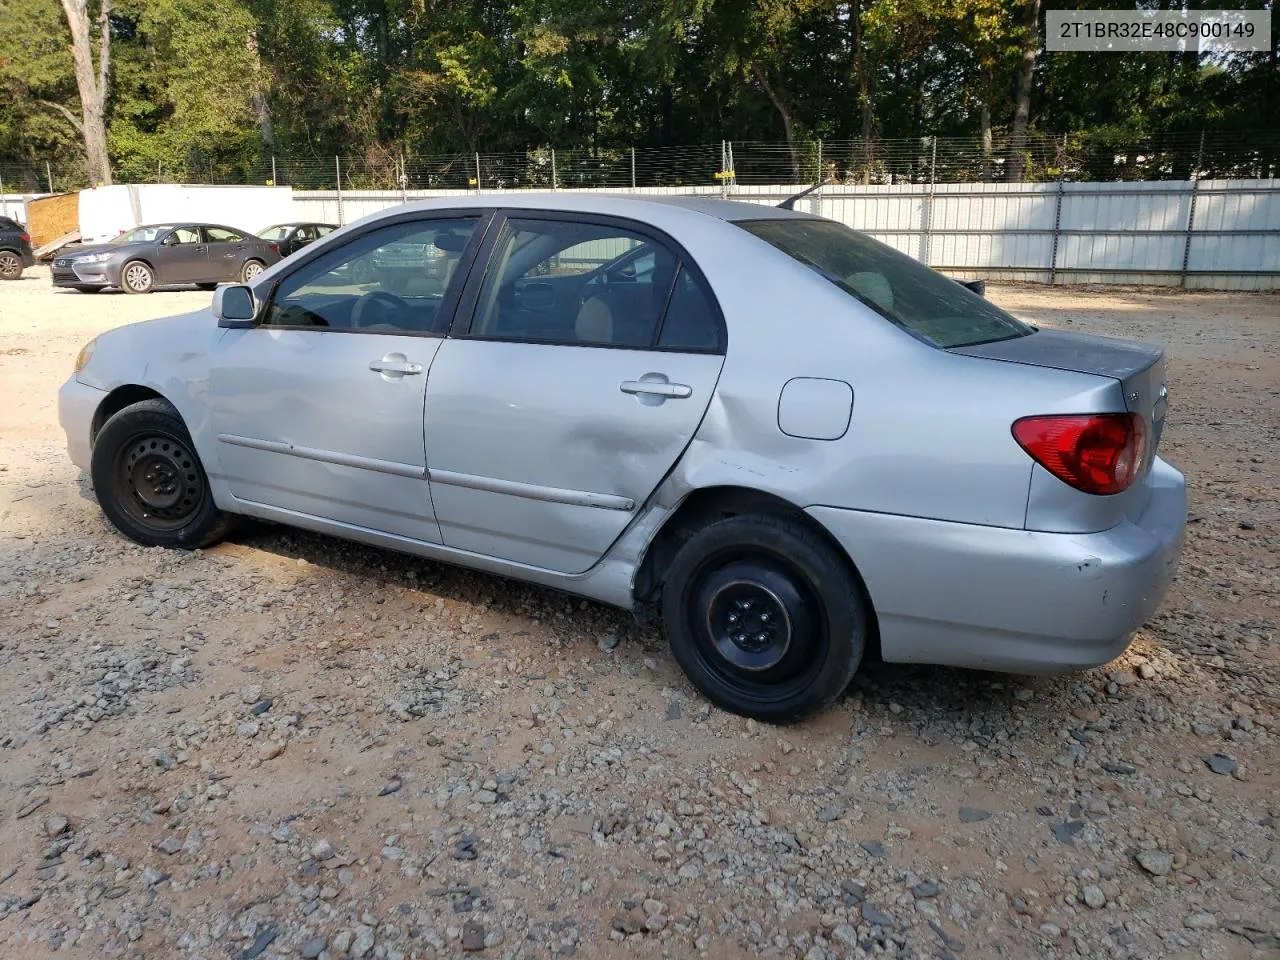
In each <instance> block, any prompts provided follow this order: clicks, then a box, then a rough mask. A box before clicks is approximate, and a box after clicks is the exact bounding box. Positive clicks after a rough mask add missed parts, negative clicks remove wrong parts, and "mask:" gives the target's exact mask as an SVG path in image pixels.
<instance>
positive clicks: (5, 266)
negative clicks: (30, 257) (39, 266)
mask: <svg viewBox="0 0 1280 960" xmlns="http://www.w3.org/2000/svg"><path fill="white" fill-rule="evenodd" d="M21 278H22V258H21V257H20V256H18V255H17V254H16V253H14V252H13V251H12V250H0V280H19V279H21Z"/></svg>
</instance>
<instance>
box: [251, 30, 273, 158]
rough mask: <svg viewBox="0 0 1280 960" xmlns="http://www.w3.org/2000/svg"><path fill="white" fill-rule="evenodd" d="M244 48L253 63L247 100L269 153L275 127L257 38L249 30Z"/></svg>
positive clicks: (271, 151)
mask: <svg viewBox="0 0 1280 960" xmlns="http://www.w3.org/2000/svg"><path fill="white" fill-rule="evenodd" d="M244 45H245V49H246V50H248V51H249V60H250V62H251V63H252V64H253V93H252V95H251V96H250V97H249V102H250V103H251V104H252V106H253V113H254V116H256V117H257V118H258V130H259V131H260V132H261V135H262V145H263V146H264V147H266V149H267V151H268V152H269V153H273V154H274V153H275V152H276V128H275V124H274V123H273V122H272V121H271V107H270V104H269V103H268V101H267V82H268V81H267V77H266V74H265V72H264V71H263V69H262V56H261V54H260V53H259V51H258V38H257V37H255V36H254V35H253V32H252V31H250V32H249V35H248V36H246V37H245V41H244Z"/></svg>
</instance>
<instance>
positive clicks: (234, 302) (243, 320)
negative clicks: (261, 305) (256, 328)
mask: <svg viewBox="0 0 1280 960" xmlns="http://www.w3.org/2000/svg"><path fill="white" fill-rule="evenodd" d="M213 315H214V317H215V318H217V321H218V326H220V327H231V328H232V329H235V328H240V327H252V326H253V325H254V317H255V316H256V315H257V305H256V304H255V303H254V301H253V291H252V290H250V289H249V288H248V287H246V286H244V285H243V284H239V283H237V284H229V285H227V286H225V287H218V288H217V289H216V290H214V291H213Z"/></svg>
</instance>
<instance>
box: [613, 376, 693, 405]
mask: <svg viewBox="0 0 1280 960" xmlns="http://www.w3.org/2000/svg"><path fill="white" fill-rule="evenodd" d="M646 376H648V374H646ZM618 389H619V390H621V391H622V392H623V393H630V394H639V395H642V396H647V397H664V398H668V399H672V400H684V399H685V398H687V397H691V396H693V387H691V386H689V385H688V384H687V383H670V382H668V381H667V379H666V377H663V378H662V379H661V380H656V379H655V380H623V381H622V383H620V384H619V385H618Z"/></svg>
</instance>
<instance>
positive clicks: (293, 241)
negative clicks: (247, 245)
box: [258, 223, 338, 257]
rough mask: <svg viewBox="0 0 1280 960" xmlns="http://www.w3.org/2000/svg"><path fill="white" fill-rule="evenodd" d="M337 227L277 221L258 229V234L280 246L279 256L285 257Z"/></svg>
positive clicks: (328, 224)
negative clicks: (263, 228)
mask: <svg viewBox="0 0 1280 960" xmlns="http://www.w3.org/2000/svg"><path fill="white" fill-rule="evenodd" d="M337 229H338V227H337V225H336V224H332V223H277V224H274V225H273V226H270V227H267V228H266V229H265V230H259V231H258V236H260V237H261V238H262V239H263V240H266V241H267V242H268V243H274V244H275V245H276V246H278V247H279V248H280V256H282V257H287V256H289V255H290V254H294V253H297V252H298V251H299V250H301V249H302V248H303V247H305V246H306V245H307V244H309V243H315V242H316V241H317V240H319V239H320V238H321V237H324V236H328V235H329V234H331V233H333V231H335V230H337Z"/></svg>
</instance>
